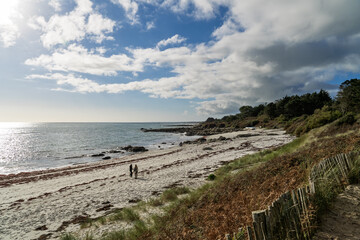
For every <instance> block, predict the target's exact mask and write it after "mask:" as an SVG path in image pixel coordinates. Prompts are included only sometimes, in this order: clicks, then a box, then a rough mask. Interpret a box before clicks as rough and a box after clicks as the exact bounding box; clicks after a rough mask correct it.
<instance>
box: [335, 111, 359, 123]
mask: <svg viewBox="0 0 360 240" xmlns="http://www.w3.org/2000/svg"><path fill="white" fill-rule="evenodd" d="M355 122H356V119H355V114H354V113H352V112H350V113H347V114H346V115H345V116H343V117H341V118H340V119H339V120H338V121H337V122H336V125H337V126H341V125H344V124H348V125H352V124H353V123H355Z"/></svg>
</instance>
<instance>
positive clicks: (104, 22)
mask: <svg viewBox="0 0 360 240" xmlns="http://www.w3.org/2000/svg"><path fill="white" fill-rule="evenodd" d="M76 3H77V6H76V8H75V9H74V10H73V11H71V12H69V13H67V14H65V15H57V14H55V15H53V16H52V17H50V19H49V20H48V21H46V20H45V18H44V17H41V16H40V17H34V18H33V19H32V20H31V21H30V23H29V26H30V27H32V28H34V29H36V30H41V31H42V32H43V34H42V35H41V41H42V43H43V45H44V47H46V48H51V47H53V46H55V45H57V44H66V43H68V42H71V41H80V40H82V39H84V38H85V36H89V37H90V38H91V39H93V40H94V41H96V42H97V43H101V42H102V41H103V40H104V39H106V40H112V39H113V38H112V37H111V36H106V34H108V33H111V32H112V31H113V28H114V26H115V22H114V21H113V20H111V19H108V18H104V17H103V16H102V15H100V14H99V13H94V11H93V9H92V2H91V1H90V0H76Z"/></svg>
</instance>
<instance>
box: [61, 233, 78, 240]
mask: <svg viewBox="0 0 360 240" xmlns="http://www.w3.org/2000/svg"><path fill="white" fill-rule="evenodd" d="M60 239H61V240H77V238H76V237H75V236H74V235H72V234H71V233H65V234H63V235H62V236H61V237H60Z"/></svg>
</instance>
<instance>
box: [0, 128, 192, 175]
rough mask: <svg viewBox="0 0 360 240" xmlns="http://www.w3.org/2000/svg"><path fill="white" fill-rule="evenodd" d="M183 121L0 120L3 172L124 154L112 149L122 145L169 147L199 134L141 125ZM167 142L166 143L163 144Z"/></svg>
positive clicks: (0, 166) (21, 170)
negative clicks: (29, 121)
mask: <svg viewBox="0 0 360 240" xmlns="http://www.w3.org/2000/svg"><path fill="white" fill-rule="evenodd" d="M179 124H182V123H0V174H11V173H19V172H28V171H33V170H41V169H48V168H56V167H62V166H68V165H74V164H80V163H86V162H94V161H101V160H102V157H91V155H93V154H99V153H102V152H105V156H110V157H112V158H115V157H122V156H124V155H126V154H129V153H109V151H111V150H119V149H120V148H121V147H124V146H127V145H132V146H144V147H146V148H148V149H150V150H151V149H155V148H158V146H161V147H162V148H168V147H173V146H176V145H178V144H179V143H180V142H182V141H186V140H192V139H195V138H197V137H196V136H192V137H189V136H185V135H184V134H174V133H155V132H146V133H145V132H142V131H141V130H140V129H141V128H163V127H171V126H173V125H179ZM163 143H166V144H163Z"/></svg>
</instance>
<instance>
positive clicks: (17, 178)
mask: <svg viewBox="0 0 360 240" xmlns="http://www.w3.org/2000/svg"><path fill="white" fill-rule="evenodd" d="M239 134H242V137H236V136H238V135H239ZM221 135H222V136H225V137H227V138H231V139H227V140H224V141H215V142H212V141H206V142H205V143H202V144H186V145H183V146H182V147H173V148H169V149H164V150H156V151H155V150H154V151H149V152H145V153H141V154H135V155H131V156H126V157H123V158H120V159H112V160H106V161H100V162H97V163H90V164H84V165H76V166H73V167H67V168H62V169H54V170H47V171H39V172H32V173H26V174H18V175H14V176H6V177H4V176H2V177H0V223H1V224H0V239H3V240H6V239H11V240H14V239H38V238H39V237H41V236H43V237H44V236H45V235H48V237H49V238H56V237H57V236H59V235H60V233H61V232H62V231H66V224H65V225H64V223H66V221H72V220H74V219H76V218H79V217H81V216H89V217H92V218H93V217H98V216H102V215H104V214H105V211H107V210H109V209H113V208H122V207H126V206H129V205H131V204H132V203H131V202H132V201H133V200H135V199H141V200H145V199H149V198H150V197H151V196H153V195H156V194H158V193H159V192H162V191H164V190H165V189H166V188H169V187H172V186H176V185H184V186H189V187H198V186H200V185H202V184H203V183H204V182H205V179H206V177H207V176H208V175H209V174H210V173H211V172H213V171H215V170H216V169H217V168H219V167H220V166H221V165H223V164H224V163H226V162H229V161H231V160H234V159H236V158H238V157H241V156H243V155H245V154H249V153H253V152H256V151H258V150H260V149H264V148H272V147H276V146H280V145H283V144H285V143H288V142H290V141H291V140H292V139H293V137H291V136H289V135H286V134H285V132H284V131H281V130H262V129H259V130H249V131H241V132H236V133H227V134H221ZM249 135H253V136H249ZM218 137H219V136H211V137H208V138H209V139H211V138H212V139H216V138H218ZM206 147H207V148H208V149H207V150H204V148H206ZM130 163H132V164H138V166H139V170H140V172H139V178H138V179H132V178H130V177H129V176H128V168H129V164H130Z"/></svg>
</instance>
